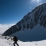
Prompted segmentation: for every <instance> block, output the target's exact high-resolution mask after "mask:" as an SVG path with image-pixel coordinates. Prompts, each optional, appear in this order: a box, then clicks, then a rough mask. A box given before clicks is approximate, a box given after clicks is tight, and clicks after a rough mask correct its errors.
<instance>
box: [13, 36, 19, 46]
mask: <svg viewBox="0 0 46 46" xmlns="http://www.w3.org/2000/svg"><path fill="white" fill-rule="evenodd" d="M13 41H14V43H13V45H14V46H15V44H16V45H17V46H19V45H18V43H17V41H18V37H16V36H14V37H13Z"/></svg>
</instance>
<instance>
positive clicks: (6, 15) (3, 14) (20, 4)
mask: <svg viewBox="0 0 46 46" xmlns="http://www.w3.org/2000/svg"><path fill="white" fill-rule="evenodd" d="M44 2H46V0H40V1H39V2H37V0H0V24H13V23H17V22H18V21H20V20H21V19H22V18H23V17H24V16H25V15H26V14H27V13H28V12H29V11H31V10H32V9H33V8H35V7H36V6H37V5H39V4H40V3H44Z"/></svg>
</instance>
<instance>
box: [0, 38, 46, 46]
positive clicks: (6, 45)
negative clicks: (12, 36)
mask: <svg viewBox="0 0 46 46" xmlns="http://www.w3.org/2000/svg"><path fill="white" fill-rule="evenodd" d="M18 44H19V46H36V45H37V46H46V40H43V41H37V42H36V41H35V42H29V41H28V42H22V41H18ZM0 46H13V41H12V40H6V39H1V38H0Z"/></svg>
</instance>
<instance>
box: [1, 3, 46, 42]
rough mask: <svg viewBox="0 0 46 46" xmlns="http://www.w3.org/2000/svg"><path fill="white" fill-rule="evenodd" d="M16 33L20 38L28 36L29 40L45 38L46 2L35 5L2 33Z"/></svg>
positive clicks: (6, 34) (7, 34)
mask: <svg viewBox="0 0 46 46" xmlns="http://www.w3.org/2000/svg"><path fill="white" fill-rule="evenodd" d="M14 33H15V34H14ZM16 34H17V36H18V37H19V39H21V40H24V39H25V38H27V39H28V38H29V39H28V40H30V41H31V40H42V39H46V37H45V36H46V3H44V4H41V5H39V6H37V7H36V8H35V9H33V10H32V11H31V12H29V13H28V14H27V15H26V16H24V17H23V19H22V20H21V21H19V22H18V23H17V24H16V25H14V26H12V27H11V28H9V29H8V30H6V31H5V32H4V33H3V34H2V35H5V36H9V35H16ZM25 36H26V37H25ZM24 37H25V38H24ZM23 38H24V39H23ZM36 38H37V39H36ZM27 39H26V41H27Z"/></svg>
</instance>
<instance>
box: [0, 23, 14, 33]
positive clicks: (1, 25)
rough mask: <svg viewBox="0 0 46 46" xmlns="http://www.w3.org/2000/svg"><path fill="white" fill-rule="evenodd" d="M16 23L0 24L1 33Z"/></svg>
mask: <svg viewBox="0 0 46 46" xmlns="http://www.w3.org/2000/svg"><path fill="white" fill-rule="evenodd" d="M13 25H14V24H0V34H2V33H4V32H5V31H6V30H7V29H8V28H10V27H11V26H13Z"/></svg>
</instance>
